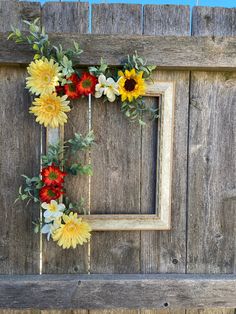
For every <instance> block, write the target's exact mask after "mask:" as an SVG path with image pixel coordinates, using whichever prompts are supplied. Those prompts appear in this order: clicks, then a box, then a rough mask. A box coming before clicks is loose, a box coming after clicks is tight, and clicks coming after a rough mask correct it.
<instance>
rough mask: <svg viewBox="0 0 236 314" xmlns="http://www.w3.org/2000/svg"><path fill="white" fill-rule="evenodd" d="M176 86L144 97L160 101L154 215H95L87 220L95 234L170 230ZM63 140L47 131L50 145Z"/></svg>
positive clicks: (159, 87)
mask: <svg viewBox="0 0 236 314" xmlns="http://www.w3.org/2000/svg"><path fill="white" fill-rule="evenodd" d="M174 92H175V88H174V83H173V82H159V81H154V82H153V83H150V84H149V85H148V86H147V89H146V93H145V96H151V97H160V99H161V102H160V109H161V110H160V127H159V132H160V134H159V145H158V146H159V147H158V150H159V153H158V161H157V163H158V178H157V185H156V186H157V190H158V193H157V194H158V197H157V202H156V208H155V214H114V215H113V214H105V215H104V214H101V215H100V214H96V215H94V214H92V215H86V216H84V219H86V221H88V222H89V224H90V225H91V227H92V230H96V231H112V230H168V229H170V227H171V183H172V154H173V128H174ZM62 138H63V130H60V129H50V128H48V130H47V144H52V143H55V142H58V141H59V140H60V139H62Z"/></svg>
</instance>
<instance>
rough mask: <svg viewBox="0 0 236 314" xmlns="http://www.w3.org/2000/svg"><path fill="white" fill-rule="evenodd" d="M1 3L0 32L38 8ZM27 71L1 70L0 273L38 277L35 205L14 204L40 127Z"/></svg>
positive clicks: (33, 166) (31, 167) (33, 160)
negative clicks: (34, 114) (31, 108)
mask: <svg viewBox="0 0 236 314" xmlns="http://www.w3.org/2000/svg"><path fill="white" fill-rule="evenodd" d="M28 7H29V11H25V8H27V5H26V4H23V3H18V4H13V3H9V2H7V1H3V2H0V31H8V30H10V29H9V28H10V25H9V24H8V21H11V22H12V23H14V24H18V25H19V27H21V25H22V21H21V18H22V15H23V13H24V14H27V12H28V13H29V16H28V17H30V16H31V14H32V7H33V8H34V9H35V12H38V13H39V12H40V11H39V10H38V11H37V8H39V6H38V4H34V5H31V4H30V3H29V4H28ZM25 77H26V71H25V70H24V69H22V68H20V67H8V68H7V67H5V66H1V67H0V95H1V116H0V125H1V129H0V173H1V180H0V191H1V192H0V221H1V228H0V273H1V274H33V273H36V274H37V273H39V236H38V235H35V234H34V233H33V225H32V219H38V218H39V210H38V208H37V206H32V204H30V205H29V206H28V207H26V206H25V204H22V203H21V202H18V203H17V204H15V205H13V203H14V200H15V199H16V198H17V196H18V189H19V186H20V185H21V184H22V183H23V179H22V178H21V174H26V175H28V176H34V175H35V174H37V173H38V172H39V166H40V160H39V159H40V127H39V125H37V124H36V123H35V121H34V118H33V117H32V116H31V115H30V114H29V113H28V108H29V106H30V105H31V98H30V96H29V94H28V92H27V91H26V90H25Z"/></svg>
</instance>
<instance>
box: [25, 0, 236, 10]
mask: <svg viewBox="0 0 236 314" xmlns="http://www.w3.org/2000/svg"><path fill="white" fill-rule="evenodd" d="M31 1H32V0H31ZM40 1H41V3H44V2H46V1H45V0H40ZM48 1H50V0H48ZM53 1H55V0H53ZM67 1H68V0H67ZM197 1H198V3H197ZM81 2H82V1H81ZM86 2H90V3H104V2H106V3H140V4H187V5H191V6H193V5H196V4H198V5H202V6H214V7H228V8H233V7H235V8H236V0H106V1H104V0H103V1H102V0H89V1H86Z"/></svg>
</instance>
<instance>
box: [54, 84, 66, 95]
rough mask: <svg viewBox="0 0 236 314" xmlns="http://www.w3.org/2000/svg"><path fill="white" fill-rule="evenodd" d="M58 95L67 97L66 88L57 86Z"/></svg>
mask: <svg viewBox="0 0 236 314" xmlns="http://www.w3.org/2000/svg"><path fill="white" fill-rule="evenodd" d="M56 93H57V96H63V95H65V88H64V86H61V85H58V86H56Z"/></svg>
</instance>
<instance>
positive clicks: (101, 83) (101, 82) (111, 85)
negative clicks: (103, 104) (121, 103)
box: [95, 74, 120, 102]
mask: <svg viewBox="0 0 236 314" xmlns="http://www.w3.org/2000/svg"><path fill="white" fill-rule="evenodd" d="M95 91H96V92H95V97H96V98H100V97H102V95H105V96H107V99H108V100H109V101H110V102H113V101H115V99H116V96H118V95H120V93H119V87H118V83H117V82H115V81H114V80H113V78H112V77H109V78H108V79H106V77H105V75H104V74H100V75H99V77H98V84H97V85H96V86H95Z"/></svg>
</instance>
